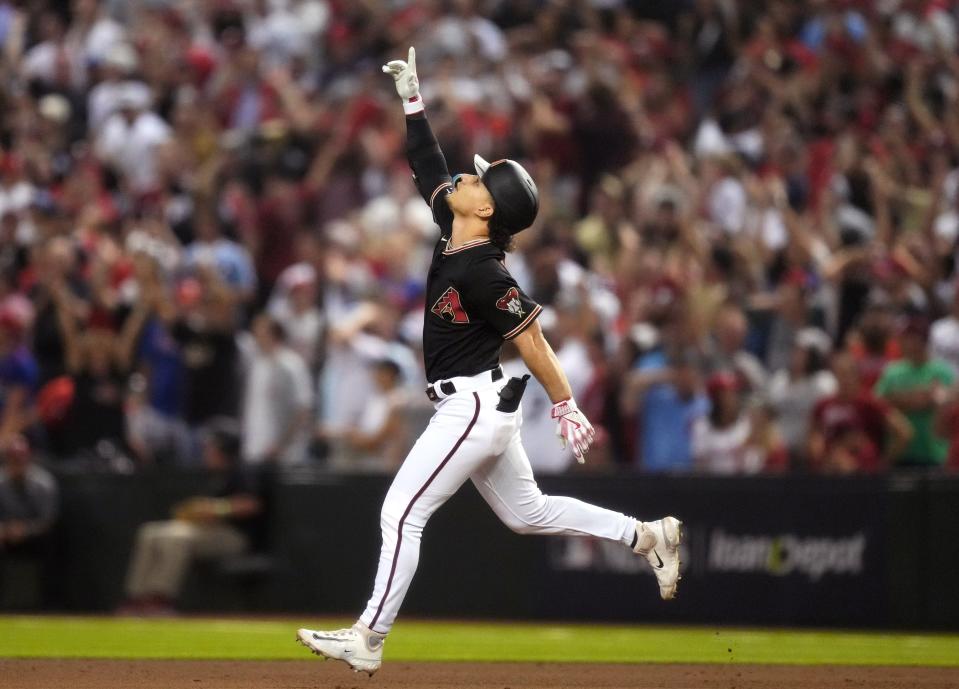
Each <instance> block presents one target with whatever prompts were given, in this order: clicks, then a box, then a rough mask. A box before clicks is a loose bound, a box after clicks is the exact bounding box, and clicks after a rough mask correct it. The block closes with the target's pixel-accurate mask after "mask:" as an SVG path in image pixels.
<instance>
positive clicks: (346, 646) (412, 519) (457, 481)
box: [297, 390, 497, 675]
mask: <svg viewBox="0 0 959 689" xmlns="http://www.w3.org/2000/svg"><path fill="white" fill-rule="evenodd" d="M491 404H492V405H493V406H495V394H491V393H490V390H479V391H477V392H475V393H474V392H464V393H457V394H455V395H453V396H451V397H448V398H446V399H444V400H443V401H442V402H441V403H440V404H439V405H438V407H437V411H436V413H435V414H434V415H433V418H432V419H431V420H430V423H429V425H428V426H427V427H426V430H425V431H423V434H422V435H421V436H420V437H419V439H418V440H417V441H416V444H415V445H414V446H413V449H412V450H410V453H409V455H408V456H407V457H406V460H405V461H404V462H403V465H402V466H401V467H400V469H399V471H398V472H397V474H396V477H395V478H394V479H393V484H392V485H391V486H390V490H389V492H388V493H387V495H386V499H385V500H384V502H383V509H382V511H381V516H380V526H381V529H382V533H383V545H382V548H381V551H380V562H379V567H378V569H377V573H376V582H375V585H374V587H373V595H372V596H371V597H370V600H369V602H368V603H367V606H366V610H365V611H364V612H363V614H362V615H361V616H360V618H359V621H357V623H356V624H355V625H354V626H353V627H352V628H350V629H341V630H336V631H332V632H323V631H315V630H311V629H300V630H299V631H298V632H297V639H298V640H299V641H300V642H301V643H302V644H304V645H305V646H307V647H309V648H310V650H312V651H313V652H314V653H316V654H318V655H322V656H324V657H327V658H333V659H335V660H343V661H345V662H347V663H348V664H349V665H350V667H352V668H353V669H354V670H356V671H357V672H361V671H362V672H367V673H368V674H370V675H372V674H373V673H374V672H376V670H377V669H378V668H379V667H380V663H381V662H382V657H383V641H384V639H385V636H386V634H387V632H389V631H390V628H391V627H392V626H393V622H394V620H395V619H396V616H397V614H398V613H399V610H400V606H401V605H402V603H403V599H404V597H405V596H406V592H407V590H408V589H409V586H410V583H411V582H412V580H413V575H414V573H415V572H416V566H417V564H418V562H419V552H420V539H421V536H422V533H423V528H424V527H425V526H426V522H427V521H428V520H429V518H430V516H432V514H433V513H434V512H435V511H436V510H437V509H438V508H439V507H440V506H441V505H442V504H443V503H444V502H446V501H447V500H448V499H449V498H450V497H451V496H452V495H453V494H454V493H455V492H456V491H457V490H458V489H459V487H460V486H461V485H463V483H464V482H465V481H466V479H467V478H469V476H470V474H471V473H473V472H474V471H475V470H476V468H477V467H478V466H479V465H480V464H482V463H483V462H484V461H486V460H488V459H489V457H490V456H491V454H493V452H494V451H495V450H494V449H493V447H492V443H491V438H492V436H493V434H495V433H496V431H497V429H496V428H495V427H494V426H495V424H496V421H497V417H496V416H495V414H493V413H489V412H490V411H492V408H491V407H490V406H489V405H491ZM484 412H485V413H484Z"/></svg>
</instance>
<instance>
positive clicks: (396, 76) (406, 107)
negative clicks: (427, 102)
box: [383, 46, 423, 115]
mask: <svg viewBox="0 0 959 689" xmlns="http://www.w3.org/2000/svg"><path fill="white" fill-rule="evenodd" d="M383 72H384V73H386V74H389V75H390V76H391V77H393V81H395V82H396V92H397V93H398V94H400V98H402V99H403V111H404V112H405V113H406V114H407V115H412V114H413V113H417V112H421V111H422V110H423V99H422V98H420V80H419V79H418V78H417V76H416V48H413V47H412V46H411V47H410V54H409V56H408V57H407V59H406V62H403V61H402V60H390V61H389V62H387V63H386V64H385V65H383Z"/></svg>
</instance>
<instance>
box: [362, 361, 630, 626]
mask: <svg viewBox="0 0 959 689" xmlns="http://www.w3.org/2000/svg"><path fill="white" fill-rule="evenodd" d="M489 375H490V374H489V373H488V372H487V373H485V374H481V375H480V376H474V377H472V378H465V379H461V378H457V379H454V380H455V381H456V387H457V392H456V393H454V394H453V395H450V396H449V397H445V398H443V399H441V400H439V401H438V402H436V405H435V406H436V413H435V414H434V415H433V417H432V418H431V419H430V423H429V425H428V426H427V428H426V430H425V431H423V434H422V435H421V436H420V437H419V439H418V440H417V441H416V444H415V445H414V446H413V448H412V450H410V453H409V455H408V456H407V457H406V460H405V461H404V462H403V465H402V466H401V467H400V469H399V471H398V472H397V474H396V477H395V478H394V479H393V484H392V486H390V490H389V492H388V493H387V495H386V499H385V500H384V501H383V509H382V512H381V517H380V526H381V528H382V531H383V546H382V550H381V552H380V562H379V569H378V570H377V573H376V583H375V585H374V587H373V595H372V597H371V598H370V601H369V603H368V604H367V606H366V610H365V611H364V612H363V614H362V615H361V616H360V622H362V623H363V624H364V625H366V626H367V627H368V628H369V629H371V630H373V631H375V632H377V633H380V634H386V633H387V632H389V631H390V628H391V627H392V626H393V622H394V620H395V619H396V616H397V614H398V613H399V610H400V606H401V605H402V604H403V599H404V598H405V596H406V591H407V589H409V586H410V583H411V582H412V580H413V574H414V573H415V572H416V565H417V562H418V561H419V553H420V538H421V536H422V533H423V527H425V526H426V522H427V521H428V520H429V518H430V516H431V515H432V514H433V512H435V511H436V510H437V509H438V508H439V507H440V506H441V505H442V504H443V503H445V502H446V501H447V500H448V499H449V498H450V497H452V495H453V494H454V493H455V492H456V491H457V490H459V488H460V486H462V485H463V483H464V482H465V481H466V479H471V480H472V481H473V484H474V485H475V486H476V488H477V490H479V493H480V495H482V496H483V498H484V499H485V500H486V502H487V503H489V506H490V507H491V508H492V509H493V511H494V512H495V513H496V515H497V516H498V517H499V518H500V519H501V520H502V521H503V523H504V524H506V526H508V527H509V528H510V529H512V530H513V531H516V532H517V533H521V534H550V535H564V536H593V537H596V538H603V539H607V540H610V541H619V542H621V543H623V544H624V545H627V546H628V545H630V544H631V543H632V541H633V538H634V536H635V534H636V520H635V519H633V518H631V517H627V516H626V515H624V514H620V513H618V512H613V511H611V510H607V509H603V508H601V507H596V506H594V505H590V504H587V503H585V502H582V501H580V500H575V499H573V498H564V497H552V496H549V495H543V493H541V492H540V490H539V487H538V486H537V485H536V480H535V479H534V478H533V470H532V468H531V467H530V464H529V459H528V458H527V457H526V451H525V450H524V449H523V445H522V442H521V440H520V425H521V424H522V415H521V411H516V412H514V413H505V412H500V411H497V410H496V405H497V403H498V402H499V396H498V391H499V390H500V389H501V388H502V387H503V385H504V384H505V382H506V381H505V380H500V381H497V382H496V383H491V382H489ZM471 384H472V385H478V387H476V389H467V390H465V391H464V390H463V389H462V388H463V387H467V388H469V387H470V386H471ZM436 387H437V389H438V387H439V386H436Z"/></svg>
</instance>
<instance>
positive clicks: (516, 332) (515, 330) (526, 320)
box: [503, 304, 543, 340]
mask: <svg viewBox="0 0 959 689" xmlns="http://www.w3.org/2000/svg"><path fill="white" fill-rule="evenodd" d="M542 310H543V307H542V306H540V305H539V304H537V305H536V308H534V309H533V310H532V311H530V314H529V315H528V316H527V317H526V318H524V319H523V322H522V323H520V324H519V325H517V326H516V327H515V328H513V329H512V330H510V331H509V332H508V333H506V334H505V335H503V339H504V340H512V339H513V338H514V337H516V336H517V335H519V334H520V333H521V332H523V331H524V330H526V328H528V327H529V326H530V324H531V323H532V322H533V320H534V319H535V318H536V316H538V315H539V312H540V311H542Z"/></svg>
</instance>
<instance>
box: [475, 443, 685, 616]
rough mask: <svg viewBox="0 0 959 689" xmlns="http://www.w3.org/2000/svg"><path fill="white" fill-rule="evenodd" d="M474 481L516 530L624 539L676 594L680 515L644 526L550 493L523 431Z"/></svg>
mask: <svg viewBox="0 0 959 689" xmlns="http://www.w3.org/2000/svg"><path fill="white" fill-rule="evenodd" d="M471 479H472V481H473V484H474V485H475V486H476V489H477V490H478V491H479V493H480V495H482V496H483V499H485V500H486V502H487V503H488V504H489V506H490V507H491V508H492V509H493V511H494V512H495V513H496V515H497V516H498V517H499V518H500V520H501V521H502V522H503V523H504V524H506V526H508V527H509V528H510V529H512V530H513V531H515V532H517V533H521V534H544V535H554V536H555V535H565V536H592V537H594V538H603V539H606V540H609V541H619V542H620V543H622V544H623V545H625V546H627V547H630V548H632V549H633V550H634V551H635V552H637V553H639V554H640V555H643V556H644V557H645V558H646V559H647V560H648V561H649V563H650V564H651V565H652V567H653V570H654V572H655V573H656V579H657V580H658V582H659V588H660V595H661V596H662V597H663V599H666V600H668V599H670V598H672V597H673V596H675V593H676V582H677V581H678V579H679V544H680V540H681V537H682V535H681V530H680V526H681V524H680V522H679V520H677V519H675V518H674V517H665V518H663V519H660V520H657V521H655V522H640V521H637V520H636V519H634V518H632V517H628V516H626V515H625V514H621V513H619V512H614V511H613V510H608V509H605V508H603V507H598V506H596V505H591V504H589V503H586V502H583V501H582V500H577V499H575V498H567V497H555V496H551V495H544V494H543V492H542V491H541V490H540V489H539V486H538V485H537V484H536V479H535V478H534V477H533V468H532V467H531V466H530V463H529V458H528V457H527V456H526V450H525V449H524V448H523V444H522V441H521V440H520V434H519V431H518V429H517V432H516V434H515V435H514V437H513V438H512V440H511V441H510V443H509V445H507V447H506V450H505V451H504V452H503V453H502V454H501V455H499V456H498V457H497V458H496V459H494V460H493V461H491V462H488V463H486V464H485V465H483V466H482V467H481V468H480V469H478V470H477V471H476V472H474V473H473V475H472V476H471Z"/></svg>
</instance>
